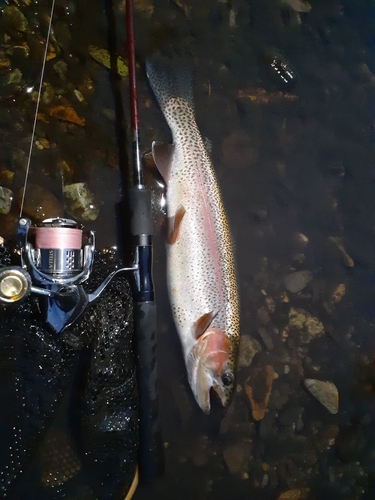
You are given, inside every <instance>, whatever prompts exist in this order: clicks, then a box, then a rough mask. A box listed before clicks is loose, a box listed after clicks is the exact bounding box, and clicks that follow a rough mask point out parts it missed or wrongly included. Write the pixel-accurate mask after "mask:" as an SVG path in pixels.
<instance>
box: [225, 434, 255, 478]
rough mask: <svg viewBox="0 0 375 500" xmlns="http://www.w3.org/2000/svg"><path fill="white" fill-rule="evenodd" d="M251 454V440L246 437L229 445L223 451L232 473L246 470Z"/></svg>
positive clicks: (226, 463) (235, 473)
mask: <svg viewBox="0 0 375 500" xmlns="http://www.w3.org/2000/svg"><path fill="white" fill-rule="evenodd" d="M250 454H251V441H250V440H249V439H244V440H241V441H238V442H237V443H235V444H231V445H229V446H228V447H227V448H225V449H224V451H223V458H224V462H225V465H226V466H227V467H228V470H229V472H230V473H231V474H233V475H237V474H239V473H240V472H245V471H244V469H245V467H246V465H247V461H248V460H249V458H250Z"/></svg>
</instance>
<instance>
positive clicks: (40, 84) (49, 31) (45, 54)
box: [20, 0, 55, 217]
mask: <svg viewBox="0 0 375 500" xmlns="http://www.w3.org/2000/svg"><path fill="white" fill-rule="evenodd" d="M54 10H55V0H52V6H51V13H50V17H49V23H48V31H47V38H46V47H45V49H44V57H43V64H42V71H41V74H40V83H39V90H38V98H37V102H36V108H35V116H34V123H33V130H32V133H31V142H30V149H29V156H28V158H27V165H26V174H25V183H24V185H23V193H22V201H21V209H20V217H22V212H23V205H24V202H25V194H26V186H27V181H28V179H29V171H30V162H31V155H32V152H33V146H34V138H35V129H36V122H37V120H38V112H39V105H40V98H41V95H42V86H43V80H44V70H45V67H46V61H47V52H48V45H49V39H50V34H51V29H52V16H53V13H54Z"/></svg>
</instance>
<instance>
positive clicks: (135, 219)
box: [126, 0, 163, 483]
mask: <svg viewBox="0 0 375 500" xmlns="http://www.w3.org/2000/svg"><path fill="white" fill-rule="evenodd" d="M126 29H127V55H128V65H129V103H130V120H131V133H132V160H133V187H132V188H131V189H130V191H129V206H130V230H131V236H132V242H133V245H134V248H135V261H136V267H137V270H136V272H135V273H134V274H135V276H134V277H135V279H134V291H133V293H134V326H135V335H136V348H137V372H138V390H139V419H140V423H139V426H140V427H139V434H140V435H139V464H138V465H139V478H140V481H141V482H144V483H148V482H151V481H152V480H154V479H155V478H156V476H157V475H158V474H160V473H161V472H162V468H163V457H162V439H161V431H160V421H159V408H158V406H159V396H158V389H157V363H156V302H155V294H154V285H153V277H152V236H153V230H152V215H151V193H150V191H149V190H148V189H146V187H145V186H144V184H143V174H142V159H141V153H140V134H139V110H138V92H137V77H136V62H135V39H134V23H133V1H132V0H126Z"/></svg>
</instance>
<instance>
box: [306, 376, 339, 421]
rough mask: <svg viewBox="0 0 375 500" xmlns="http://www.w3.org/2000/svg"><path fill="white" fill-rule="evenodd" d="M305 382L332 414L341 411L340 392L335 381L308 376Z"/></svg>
mask: <svg viewBox="0 0 375 500" xmlns="http://www.w3.org/2000/svg"><path fill="white" fill-rule="evenodd" d="M304 384H305V387H306V389H307V390H308V391H310V392H311V394H312V395H313V396H314V397H315V398H316V399H317V400H318V401H319V402H320V403H321V404H322V405H323V406H324V407H325V408H327V410H328V411H329V412H330V413H332V415H335V414H336V413H337V412H338V411H339V392H338V390H337V387H336V386H335V384H334V383H333V382H330V381H323V380H316V379H311V378H308V379H305V380H304Z"/></svg>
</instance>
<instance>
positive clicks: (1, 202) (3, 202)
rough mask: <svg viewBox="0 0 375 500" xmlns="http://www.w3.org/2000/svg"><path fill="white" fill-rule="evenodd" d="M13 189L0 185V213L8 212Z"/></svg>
mask: <svg viewBox="0 0 375 500" xmlns="http://www.w3.org/2000/svg"><path fill="white" fill-rule="evenodd" d="M12 201H13V191H11V190H10V189H8V188H6V187H3V186H0V214H4V215H6V214H9V212H10V209H11V207H12Z"/></svg>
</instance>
